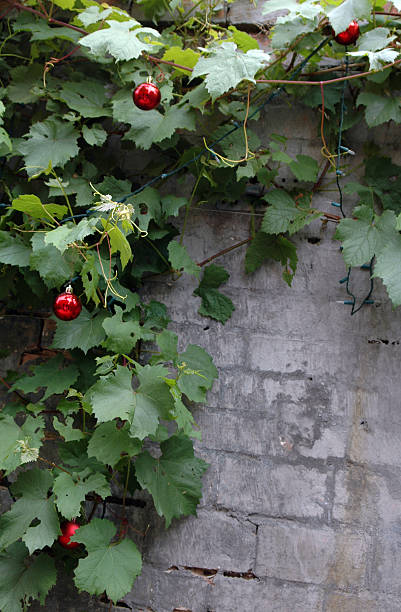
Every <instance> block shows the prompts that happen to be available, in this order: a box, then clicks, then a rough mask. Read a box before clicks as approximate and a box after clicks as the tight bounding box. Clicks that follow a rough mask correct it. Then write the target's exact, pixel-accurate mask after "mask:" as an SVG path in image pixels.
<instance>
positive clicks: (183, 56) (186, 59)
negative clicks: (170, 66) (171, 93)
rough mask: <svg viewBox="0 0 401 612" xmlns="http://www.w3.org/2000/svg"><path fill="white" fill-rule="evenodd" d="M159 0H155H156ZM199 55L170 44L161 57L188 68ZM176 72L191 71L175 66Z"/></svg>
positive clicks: (194, 62) (191, 66)
mask: <svg viewBox="0 0 401 612" xmlns="http://www.w3.org/2000/svg"><path fill="white" fill-rule="evenodd" d="M158 1H159V0H157V2H158ZM199 57H200V53H197V52H196V51H194V50H193V49H190V48H188V49H181V47H176V46H172V47H169V48H168V49H167V51H165V53H164V55H163V58H162V59H164V60H167V61H169V62H174V64H179V65H180V66H187V67H188V68H193V67H194V66H195V64H196V62H197V61H198V59H199ZM175 73H176V74H186V75H189V74H191V72H190V71H189V70H183V69H182V68H176V70H175Z"/></svg>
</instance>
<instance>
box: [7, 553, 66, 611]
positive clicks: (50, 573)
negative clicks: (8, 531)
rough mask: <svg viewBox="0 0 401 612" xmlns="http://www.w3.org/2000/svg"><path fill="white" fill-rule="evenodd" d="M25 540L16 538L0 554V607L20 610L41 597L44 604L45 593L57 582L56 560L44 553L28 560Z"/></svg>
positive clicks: (8, 609)
mask: <svg viewBox="0 0 401 612" xmlns="http://www.w3.org/2000/svg"><path fill="white" fill-rule="evenodd" d="M27 556H28V551H27V549H26V546H25V544H23V543H22V542H15V544H12V545H11V546H10V547H9V548H8V549H7V550H6V551H5V552H4V553H1V554H0V609H1V610H2V612H21V611H22V610H23V609H25V605H26V604H29V603H31V602H32V600H35V599H39V601H40V603H41V604H42V605H44V603H45V599H46V595H47V594H48V592H49V591H50V589H51V588H52V586H54V585H55V584H56V580H57V572H56V566H55V564H54V560H53V559H52V558H51V557H49V555H46V554H45V553H41V554H40V555H38V556H35V557H34V558H32V559H29V560H27Z"/></svg>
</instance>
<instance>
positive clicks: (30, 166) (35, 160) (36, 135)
mask: <svg viewBox="0 0 401 612" xmlns="http://www.w3.org/2000/svg"><path fill="white" fill-rule="evenodd" d="M78 137H79V133H78V132H77V131H76V130H75V128H74V127H73V125H71V123H66V122H62V121H60V120H59V119H55V118H51V119H46V120H45V121H42V122H38V123H34V124H32V125H31V128H30V130H29V132H28V134H27V135H26V138H25V140H23V141H21V142H20V143H19V145H18V149H19V151H20V152H21V153H22V155H23V156H24V159H25V165H26V166H27V172H28V174H29V175H30V176H32V175H34V174H36V173H37V172H38V168H47V167H48V166H49V162H51V164H52V166H53V167H56V166H61V167H63V166H64V165H65V164H66V163H67V161H68V160H69V159H71V158H72V157H75V156H76V155H77V154H78V151H79V149H78V145H77V141H78Z"/></svg>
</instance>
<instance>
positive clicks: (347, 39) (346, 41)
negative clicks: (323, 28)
mask: <svg viewBox="0 0 401 612" xmlns="http://www.w3.org/2000/svg"><path fill="white" fill-rule="evenodd" d="M359 34H360V32H359V25H358V22H357V21H355V19H354V20H353V21H351V23H350V24H349V26H348V28H347V29H346V30H344V32H340V33H339V34H337V36H335V37H334V40H335V41H336V42H338V44H339V45H353V44H354V43H355V42H356V41H357V40H358V38H359Z"/></svg>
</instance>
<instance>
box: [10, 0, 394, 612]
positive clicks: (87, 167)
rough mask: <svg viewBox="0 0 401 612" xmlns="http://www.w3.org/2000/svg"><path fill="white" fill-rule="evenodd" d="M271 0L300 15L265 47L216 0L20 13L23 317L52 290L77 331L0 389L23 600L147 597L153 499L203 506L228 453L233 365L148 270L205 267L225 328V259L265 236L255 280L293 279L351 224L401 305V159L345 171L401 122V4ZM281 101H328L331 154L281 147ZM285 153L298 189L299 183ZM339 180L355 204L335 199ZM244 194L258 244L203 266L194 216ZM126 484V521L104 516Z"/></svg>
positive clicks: (210, 310) (13, 301)
mask: <svg viewBox="0 0 401 612" xmlns="http://www.w3.org/2000/svg"><path fill="white" fill-rule="evenodd" d="M260 4H261V5H262V6H263V7H264V10H265V12H266V14H267V13H271V12H273V11H277V10H280V11H281V14H280V16H279V17H278V19H277V21H276V25H275V26H274V27H273V28H272V29H271V30H270V31H269V32H265V33H264V37H265V43H266V44H263V49H261V48H260V47H259V43H258V42H257V40H256V39H255V37H253V36H251V35H249V34H248V33H246V32H244V31H240V30H238V29H237V28H235V27H234V26H229V27H225V26H222V25H218V24H219V23H220V22H219V21H218V20H217V21H216V19H214V18H215V17H216V16H218V15H219V10H220V9H221V7H220V6H219V3H218V2H213V1H210V0H209V1H204V2H203V1H201V2H197V3H194V4H192V5H189V4H188V3H187V2H180V1H179V0H172V1H168V0H164V1H163V2H155V1H154V0H142V1H141V2H138V3H136V4H135V5H134V8H137V6H136V5H139V7H140V8H141V9H142V10H143V14H144V16H145V17H144V19H145V21H144V23H139V22H138V21H137V20H136V19H134V18H133V17H132V16H131V15H130V9H131V8H132V7H126V9H127V10H125V9H124V8H122V7H121V6H119V7H117V6H109V5H107V4H104V3H103V4H98V3H96V2H94V1H93V0H52V1H49V0H29V1H26V2H25V3H24V2H23V1H22V0H21V2H19V1H17V0H3V1H2V2H1V3H0V11H1V31H2V37H1V43H0V65H1V81H0V121H1V124H0V156H1V160H0V190H1V194H2V195H1V208H0V264H1V268H0V270H1V284H0V300H1V303H2V314H3V316H7V314H12V315H13V316H14V315H16V314H17V315H18V314H24V315H26V314H28V313H32V312H35V313H40V316H45V314H46V312H47V313H50V310H51V305H52V303H54V306H53V311H54V312H53V314H52V315H51V316H52V318H53V319H54V321H55V325H56V329H55V334H54V339H53V342H52V345H51V347H50V350H49V351H48V355H50V358H49V359H47V360H46V361H43V362H42V363H40V365H33V366H32V367H31V368H30V371H29V373H28V374H25V375H21V373H19V374H17V373H9V376H8V377H7V380H3V381H2V382H3V384H4V385H5V386H7V387H8V390H9V398H10V399H9V402H8V403H7V404H6V405H5V406H3V407H2V408H1V412H0V470H1V472H0V475H1V476H2V483H3V485H5V486H7V487H9V490H10V494H11V496H12V500H13V503H12V505H11V509H10V510H9V511H8V512H5V513H4V514H3V515H2V517H1V518H0V551H1V552H0V609H1V610H2V611H3V612H11V611H12V612H14V611H16V610H19V609H25V607H26V606H27V605H29V603H30V602H31V601H33V600H35V599H39V600H40V601H41V602H44V601H45V598H46V595H47V593H48V592H49V590H50V588H51V587H52V586H53V585H54V584H55V582H56V578H57V571H63V572H64V571H65V568H67V569H68V571H71V573H72V574H73V576H74V581H75V584H76V587H77V588H78V589H79V590H83V591H87V592H88V593H90V594H93V595H99V596H100V595H102V594H104V593H105V595H106V597H107V598H108V599H109V601H111V602H117V601H118V600H119V599H121V598H122V597H123V596H124V595H125V594H126V593H127V592H128V591H130V589H131V588H132V585H133V582H134V580H135V578H136V577H137V576H138V575H139V573H140V571H141V555H140V553H139V550H138V548H137V547H136V545H135V544H134V542H133V541H132V539H131V538H130V535H132V534H131V531H130V524H129V521H128V520H127V517H126V512H125V505H126V500H127V499H128V497H132V496H133V495H134V494H135V493H136V491H138V490H141V489H144V490H146V491H148V493H149V494H150V496H151V497H152V498H153V502H154V505H155V509H156V511H157V512H158V514H159V515H160V516H162V517H164V519H165V523H166V527H168V526H169V525H170V523H171V521H172V519H173V518H179V517H181V516H185V515H189V514H195V512H196V506H197V504H198V502H199V499H200V497H201V490H202V474H203V473H204V471H205V469H206V467H207V465H206V463H205V462H204V461H203V460H201V459H199V458H197V457H196V456H195V455H194V450H193V442H192V440H193V439H194V438H199V437H200V435H201V434H200V432H199V430H198V428H197V426H196V424H195V423H194V420H193V417H192V414H191V405H192V404H193V403H199V402H204V401H205V400H206V395H207V392H208V390H209V389H211V387H212V384H213V381H214V379H215V378H216V376H217V371H216V368H215V366H214V365H213V361H212V358H211V357H210V356H209V355H208V354H207V353H206V352H205V351H204V350H203V349H202V348H200V347H198V346H195V345H189V346H187V347H186V348H184V350H179V348H178V347H179V346H181V342H180V344H179V343H178V338H177V336H176V335H175V334H174V333H173V332H172V331H170V330H168V329H167V327H168V323H169V317H168V312H167V309H166V307H165V306H164V305H163V304H161V303H159V302H156V301H147V300H146V299H143V298H142V297H141V295H146V292H145V293H141V291H140V290H141V288H142V287H144V286H145V287H146V279H147V278H149V277H151V276H154V275H158V276H159V278H163V276H160V275H165V278H166V279H168V281H169V282H171V281H174V280H175V279H177V278H178V277H179V276H181V275H182V274H189V275H193V276H194V277H195V278H197V279H199V286H198V288H197V289H196V290H195V291H194V299H196V300H197V301H198V303H199V315H200V316H205V317H211V318H214V319H216V320H217V321H220V322H221V323H222V324H224V323H225V322H226V321H227V320H228V319H229V318H230V316H231V314H232V311H233V310H234V307H235V306H234V304H233V303H232V301H231V300H230V299H229V298H228V297H227V296H225V295H224V288H223V291H221V290H220V288H221V286H222V285H224V283H225V282H226V281H227V279H228V273H227V272H226V271H225V270H224V268H222V267H221V266H219V265H218V264H216V263H215V260H216V259H217V258H218V256H219V255H221V254H223V253H228V252H230V251H232V250H234V249H235V248H236V247H240V246H244V245H246V247H247V250H246V254H245V258H244V269H245V271H246V273H248V274H252V273H253V272H254V271H255V270H257V269H258V268H259V267H260V266H262V265H263V263H264V262H265V261H268V260H271V259H273V260H275V261H277V262H280V263H281V264H282V266H283V278H284V281H285V282H287V283H288V284H289V285H291V282H292V279H293V276H294V274H295V273H296V267H297V253H296V245H295V243H294V242H293V241H292V239H291V237H292V236H293V235H294V234H295V233H296V232H298V231H299V230H301V229H302V228H303V227H305V226H306V225H307V224H309V223H311V222H312V221H314V220H315V219H319V218H322V219H323V221H324V222H328V221H334V222H335V223H337V224H338V228H337V232H336V237H337V239H338V240H340V241H341V243H342V247H343V250H342V252H343V255H344V259H345V263H346V264H347V266H361V265H366V264H369V270H370V271H371V272H372V274H373V275H374V276H378V277H380V278H382V279H383V281H384V283H385V285H386V287H387V290H388V293H389V296H390V298H391V300H392V302H393V304H394V305H395V306H398V305H399V304H401V275H400V269H401V238H400V234H399V231H400V229H401V214H400V213H401V204H400V198H401V167H400V166H398V165H396V164H395V163H394V162H393V161H392V160H391V159H389V158H388V154H387V153H386V152H385V151H379V150H377V149H376V148H374V147H373V146H370V145H367V146H366V148H365V151H364V152H363V154H362V152H360V154H359V159H360V162H361V163H363V164H364V170H363V172H362V176H363V178H362V180H361V182H356V181H355V180H352V177H351V176H350V177H344V174H347V166H348V165H349V160H350V159H352V158H351V155H352V143H350V142H348V140H347V138H348V130H349V129H350V128H351V127H354V128H355V126H357V125H358V123H359V122H362V121H365V122H366V123H367V125H368V126H369V127H375V126H377V125H380V124H382V123H385V122H395V123H400V122H401V107H400V98H399V96H397V95H396V92H397V91H399V89H400V85H401V83H400V72H399V69H398V66H399V65H400V64H399V63H400V62H401V59H399V56H400V49H401V48H400V38H399V36H400V24H401V20H400V15H399V14H398V11H399V10H401V4H400V0H394V2H393V3H387V4H385V2H384V1H383V0H378V1H377V2H371V1H369V0H345V1H344V2H342V3H340V2H336V1H327V2H317V1H314V0H305V1H304V2H301V3H296V2H295V1H293V2H288V3H286V8H285V10H284V11H283V10H282V2H281V0H270V1H268V2H260ZM166 13H167V15H168V19H167V21H166V19H165V15H166ZM160 19H164V21H163V22H159V20H160ZM354 21H355V22H356V23H353V22H354ZM161 24H162V25H163V27H161ZM344 33H345V34H344ZM259 40H260V37H259ZM346 45H347V46H346ZM283 94H286V96H287V99H288V96H289V95H291V96H292V97H293V98H294V99H296V104H298V105H299V104H301V103H302V104H305V105H307V106H309V107H312V108H316V109H317V110H318V113H317V117H318V119H319V120H318V122H317V132H318V133H320V135H321V138H322V156H321V158H320V159H313V158H311V157H309V156H307V155H297V156H296V157H295V158H293V157H291V156H290V155H289V154H288V153H287V151H286V138H285V137H284V136H282V135H281V134H280V133H274V134H272V135H271V138H270V142H269V143H268V145H267V146H266V145H264V146H262V145H261V142H260V140H259V137H258V120H259V119H260V116H261V113H262V111H263V109H264V108H266V107H267V105H268V104H269V103H270V101H271V100H272V99H273V98H275V97H277V96H278V95H283ZM346 107H347V108H346ZM283 166H286V167H288V169H289V171H290V172H291V173H292V174H293V175H294V177H295V178H296V179H297V180H298V182H299V184H300V190H299V191H292V190H286V189H284V188H283V187H282V185H281V183H278V181H277V177H278V175H279V172H280V170H281V168H282V167H283ZM324 178H325V179H326V181H327V180H328V181H332V182H333V184H335V183H337V184H338V185H339V189H340V198H341V201H340V202H334V205H335V206H336V205H337V206H338V208H340V209H341V213H342V215H343V216H341V215H337V212H339V211H338V210H334V209H332V208H331V209H330V210H319V209H318V208H317V207H316V206H315V203H314V194H315V193H317V192H318V191H319V190H320V188H321V186H322V181H323V179H324ZM340 182H341V185H340ZM177 185H178V186H179V189H177ZM250 185H253V187H255V185H256V187H257V189H253V190H251V189H249V186H250ZM177 192H181V193H182V194H183V195H180V196H178V195H176V194H177ZM255 194H256V195H255ZM343 196H344V198H343ZM348 196H349V197H350V198H352V201H353V202H355V199H358V202H357V205H356V207H355V208H354V210H352V207H351V208H350V205H348V204H347V202H346V198H347V197H348ZM240 198H242V199H243V200H248V203H249V209H250V210H251V211H252V210H256V209H257V210H258V212H259V214H260V213H262V215H263V218H262V220H261V222H260V223H257V219H258V218H259V217H256V216H254V217H253V216H252V215H251V223H250V230H249V231H250V234H249V239H247V240H245V241H244V240H242V241H241V242H238V244H236V245H234V246H230V247H227V248H225V249H224V248H223V250H222V251H220V253H215V254H210V256H209V257H208V258H207V259H206V260H205V261H203V262H195V261H194V260H193V259H192V258H191V256H190V253H189V252H188V250H187V248H186V247H185V246H184V244H183V239H184V235H185V230H186V227H187V222H188V219H189V218H190V215H191V210H192V209H193V208H194V207H195V206H202V205H206V204H213V203H214V202H217V201H221V200H224V201H225V202H226V203H227V205H231V204H232V205H234V204H235V202H236V201H237V200H239V199H240ZM178 217H179V218H180V220H181V221H180V224H179V223H178V219H177V218H178ZM179 227H180V228H181V229H180V230H179ZM223 246H224V245H223ZM348 279H349V277H348ZM347 287H348V282H347ZM184 341H185V339H184ZM184 343H185V342H184ZM111 496H114V497H119V498H120V499H121V506H120V507H121V513H120V516H119V517H117V518H118V520H117V521H116V522H111V521H110V520H108V519H107V518H104V515H105V512H106V511H107V501H108V500H110V499H111ZM102 507H103V510H104V511H103V513H99V512H98V510H99V509H101V508H102ZM102 514H103V518H100V516H102ZM61 568H62V569H61Z"/></svg>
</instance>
